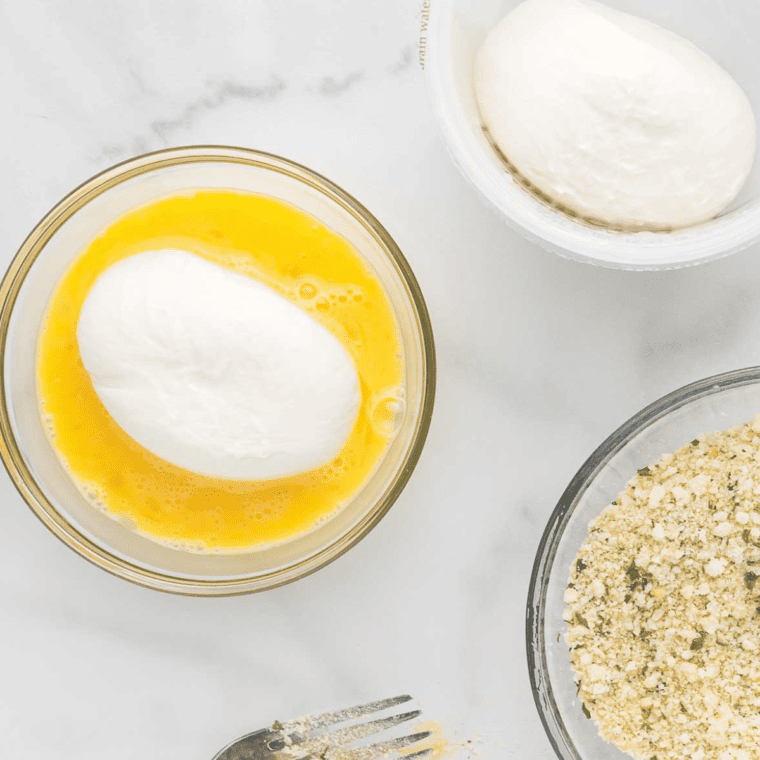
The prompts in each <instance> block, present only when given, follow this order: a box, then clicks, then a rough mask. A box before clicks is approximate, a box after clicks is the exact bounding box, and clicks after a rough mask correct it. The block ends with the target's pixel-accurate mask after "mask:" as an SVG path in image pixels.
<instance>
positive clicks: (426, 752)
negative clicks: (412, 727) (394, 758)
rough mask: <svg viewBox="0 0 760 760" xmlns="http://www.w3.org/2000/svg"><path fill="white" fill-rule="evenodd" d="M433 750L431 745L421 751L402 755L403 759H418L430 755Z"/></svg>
mask: <svg viewBox="0 0 760 760" xmlns="http://www.w3.org/2000/svg"><path fill="white" fill-rule="evenodd" d="M432 752H433V749H432V748H431V747H427V748H426V749H422V750H420V751H419V752H414V753H412V754H411V755H402V756H401V757H402V758H403V760H416V758H418V757H426V756H427V755H430V754H431V753H432Z"/></svg>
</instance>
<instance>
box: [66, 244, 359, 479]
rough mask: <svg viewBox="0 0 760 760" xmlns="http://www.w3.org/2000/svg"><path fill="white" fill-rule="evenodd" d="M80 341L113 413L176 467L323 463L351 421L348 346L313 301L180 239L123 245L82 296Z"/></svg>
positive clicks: (274, 470)
mask: <svg viewBox="0 0 760 760" xmlns="http://www.w3.org/2000/svg"><path fill="white" fill-rule="evenodd" d="M77 342H78V344H79V353H80V355H81V357H82V362H83V364H84V366H85V369H86V370H87V372H88V373H89V376H90V379H91V380H92V385H93V388H94V389H95V393H97V395H98V398H99V399H100V400H101V401H102V403H103V405H104V406H105V408H106V410H107V411H108V413H109V414H110V415H111V417H113V419H114V420H115V421H116V422H117V424H118V425H119V426H120V427H121V428H122V429H123V430H124V431H125V432H126V433H127V434H128V435H130V436H131V437H132V438H133V439H134V440H135V441H137V443H139V444H140V445H141V446H143V447H145V448H146V449H147V450H148V451H150V452H152V453H153V454H155V455H156V456H159V457H161V458H162V459H165V460H166V461H167V462H170V463H172V464H174V465H177V466H178V467H182V468H184V469H186V470H190V471H192V472H195V473H199V474H202V475H209V476H215V477H219V478H230V479H244V480H268V479H272V478H280V477H285V476H289V475H294V474H297V473H301V472H306V471H308V470H312V469H314V468H316V467H319V466H321V465H324V464H327V463H328V462H330V461H331V460H332V459H334V458H335V457H336V456H337V455H338V453H339V451H340V450H341V448H342V447H343V444H344V443H345V442H346V439H347V438H348V436H349V434H350V432H351V429H352V428H353V425H354V423H355V421H356V417H357V413H358V409H359V403H360V398H361V394H360V388H359V378H358V375H357V371H356V366H355V364H354V361H353V359H352V358H351V356H350V355H349V354H348V352H347V351H346V349H345V348H344V347H343V345H342V344H341V343H340V341H338V340H337V339H336V338H335V337H334V336H333V335H332V333H330V332H329V331H328V330H327V329H326V328H325V327H323V326H322V325H321V324H319V322H317V321H316V320H315V319H313V318H312V317H311V316H310V315H309V314H307V313H306V312H305V311H303V310H301V309H300V308H298V307H297V306H295V305H294V304H292V303H290V302H289V301H288V300H286V299H285V298H283V297H282V296H280V295H278V294H277V293H276V292H274V291H273V290H272V289H271V288H269V287H267V286H266V285H263V284H262V283H259V282H256V281H255V280H253V279H251V278H250V277H246V276H244V275H241V274H237V273H235V272H232V271H230V270H227V269H225V268H223V267H221V266H218V265H216V264H212V263H210V262H208V261H206V260H205V259H202V258H201V257H199V256H196V255H194V254H191V253H187V252H184V251H176V250H161V251H149V252H145V253H139V254H136V255H134V256H130V257H129V258H126V259H123V260H122V261H119V262H118V263H116V264H114V265H113V266H111V267H110V268H109V269H107V270H106V271H105V272H103V274H101V275H100V276H99V277H98V279H97V280H96V282H95V284H94V285H93V287H92V289H91V290H90V292H89V294H88V295H87V298H86V300H85V302H84V305H83V307H82V311H81V314H80V316H79V322H78V325H77Z"/></svg>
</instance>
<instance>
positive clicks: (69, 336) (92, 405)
mask: <svg viewBox="0 0 760 760" xmlns="http://www.w3.org/2000/svg"><path fill="white" fill-rule="evenodd" d="M162 248H177V249H180V250H185V251H188V252H191V253H195V254H197V255H198V256H202V257H203V258H204V259H207V260H208V261H211V262H214V263H216V264H219V265H221V266H224V267H227V268H228V269H231V270H234V271H236V272H239V273H241V274H245V275H247V276H250V277H252V278H254V279H256V280H258V281H260V282H263V283H264V284H266V285H268V286H270V287H271V288H273V289H274V290H275V291H277V292H278V293H280V294H281V295H282V296H284V297H285V298H287V299H289V300H290V301H291V302H293V303H294V304H297V305H298V306H299V307H301V308H302V309H304V310H305V311H307V312H308V313H309V314H311V315H312V316H313V317H314V318H315V319H317V320H318V321H319V322H320V323H321V324H323V325H324V326H325V327H326V328H327V329H328V330H330V331H331V332H332V333H333V335H335V337H336V338H338V340H340V341H341V342H342V343H343V345H344V346H345V347H346V349H347V350H348V351H349V353H350V354H351V356H352V357H353V359H354V362H355V363H356V368H357V371H358V373H359V378H360V381H361V391H362V400H361V406H360V410H359V416H358V419H357V422H356V424H355V426H354V429H353V431H352V432H351V435H350V437H349V439H348V440H347V442H346V444H345V446H344V447H343V449H342V451H341V452H340V454H339V456H338V457H337V458H336V459H335V460H334V461H332V462H330V463H329V464H328V465H326V466H324V467H320V468H319V469H316V470H312V471H310V472H306V473H303V474H300V475H295V476H291V477H288V478H282V479H278V480H267V481H241V480H223V479H218V478H211V477H206V476H203V475H198V474H195V473H193V472H189V471H187V470H184V469H181V468H179V467H175V466H174V465H172V464H170V463H168V462H167V461H165V460H163V459H161V458H159V457H157V456H154V455H153V454H151V453H150V452H149V451H147V450H146V449H144V448H143V447H142V446H140V445H139V444H138V443H136V442H135V441H134V440H133V439H132V438H130V437H129V436H128V435H127V434H126V433H125V432H124V431H123V430H122V429H121V428H120V427H119V426H118V425H117V424H116V423H115V422H114V421H113V419H111V417H110V415H109V414H108V412H107V411H106V409H105V407H104V406H103V405H102V404H101V402H100V400H99V398H98V397H97V395H96V394H95V391H94V390H93V387H92V383H91V382H90V378H89V375H88V374H87V371H86V370H85V368H84V366H83V365H82V361H81V358H80V356H79V349H78V346H77V341H76V328H77V322H78V319H79V312H80V310H81V308H82V304H83V303H84V300H85V298H86V296H87V293H88V292H89V290H90V288H91V287H92V285H93V283H94V282H95V280H96V279H97V277H98V276H99V275H100V274H101V273H102V272H104V271H105V270H106V269H108V267H110V266H111V265H113V264H115V263H116V262H117V261H119V260H121V259H124V258H126V257H127V256H131V255H134V254H136V253H140V252H143V251H149V250H157V249H162ZM37 378H38V394H39V401H40V407H41V412H42V415H43V418H44V420H45V423H46V427H47V430H48V434H49V436H50V440H51V443H52V445H53V447H54V448H55V450H56V452H57V454H58V456H59V457H60V459H61V460H62V462H63V463H64V465H65V466H66V468H67V469H68V471H69V472H70V474H71V475H72V477H73V479H74V481H75V482H76V483H77V485H78V487H79V488H80V490H81V491H82V493H83V494H85V495H86V496H87V498H88V499H89V500H90V501H91V502H92V503H93V505H94V506H96V507H98V508H100V509H103V510H104V511H105V512H106V513H108V514H110V515H111V516H112V517H115V518H117V519H119V520H121V521H122V522H124V523H125V524H127V525H129V526H130V527H132V528H134V529H135V530H137V531H138V532H140V533H142V534H144V535H147V536H148V537H150V538H152V539H154V540H156V541H159V542H160V543H164V544H167V545H170V546H176V547H180V548H185V549H188V550H192V551H215V550H217V551H218V550H241V549H245V548H246V547H252V546H257V545H260V544H265V543H269V542H278V541H283V540H285V539H288V538H291V537H293V536H296V535H298V534H300V533H303V532H304V531H307V530H309V529H310V528H312V527H313V526H314V525H315V524H317V523H319V522H321V521H323V520H324V519H325V518H328V517H329V516H330V515H331V514H333V513H334V512H336V510H338V509H339V508H340V507H341V505H343V504H345V503H346V502H347V500H349V499H350V498H351V497H352V496H353V495H354V494H355V493H356V492H357V491H358V490H359V489H360V488H361V487H362V485H363V484H364V483H365V481H366V480H367V479H368V478H369V476H370V475H371V474H372V472H373V470H374V469H375V468H376V466H377V465H378V463H379V461H380V459H381V458H382V456H383V453H384V452H385V450H386V448H387V446H388V443H389V440H390V439H391V437H392V436H393V433H394V432H395V430H396V427H397V421H398V417H399V410H400V409H401V408H403V358H402V354H401V347H400V343H399V337H398V331H397V326H396V321H395V318H394V315H393V312H392V310H391V307H390V304H389V302H388V298H387V296H386V294H385V292H384V291H383V289H382V286H381V285H380V282H379V281H378V279H377V277H376V276H375V274H374V273H373V272H372V271H371V270H370V269H369V267H368V266H367V265H366V264H365V263H364V261H363V260H362V259H361V257H360V256H359V255H358V254H357V252H356V251H355V250H354V249H353V247H352V246H351V245H349V243H348V242H347V241H346V240H344V239H343V238H341V237H340V236H338V235H337V234H335V233H334V232H332V231H331V230H329V229H328V228H327V227H325V226H324V225H323V224H321V223H320V222H318V221H317V220H316V219H314V218H313V217H311V216H309V215H307V214H305V213H304V212H302V211H299V210H297V209H295V208H292V207H290V206H287V205H285V204H283V203H281V202H280V201H276V200H273V199H271V198H266V197H262V196H257V195H250V194H243V193H236V192H232V191H219V190H199V191H197V192H194V193H193V194H192V195H182V196H174V197H170V198H165V199H163V200H160V201H157V202H155V203H153V204H151V205H149V206H146V207H144V208H140V209H137V210H135V211H133V212H131V213H129V214H127V215H125V216H124V217H122V218H120V219H119V220H117V221H116V222H115V223H114V224H112V225H111V226H110V227H108V228H107V229H106V230H105V231H104V232H103V233H102V234H101V235H100V236H99V237H98V238H97V239H95V240H94V241H93V242H92V243H90V244H89V245H88V246H87V248H86V249H85V250H84V252H83V253H82V254H81V256H80V257H79V258H78V259H77V260H76V261H75V262H74V263H73V264H72V266H71V267H70V268H69V269H68V270H67V272H66V273H65V275H64V276H63V278H62V280H61V282H60V283H59V284H58V286H57V289H56V291H55V293H54V294H53V297H52V299H51V302H50V305H49V308H48V312H47V317H46V319H45V322H44V324H43V326H42V329H41V331H40V337H39V343H38V354H37Z"/></svg>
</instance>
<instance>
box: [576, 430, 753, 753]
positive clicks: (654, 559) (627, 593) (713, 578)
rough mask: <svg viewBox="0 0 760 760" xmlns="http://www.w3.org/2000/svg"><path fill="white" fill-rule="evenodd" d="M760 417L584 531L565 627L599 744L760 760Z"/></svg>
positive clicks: (632, 492) (645, 474) (688, 452)
mask: <svg viewBox="0 0 760 760" xmlns="http://www.w3.org/2000/svg"><path fill="white" fill-rule="evenodd" d="M758 578H760V416H758V417H756V418H755V419H754V420H753V421H752V422H750V423H747V424H745V425H741V426H739V427H736V428H732V429H730V430H726V431H723V432H719V433H713V434H711V435H701V436H700V437H699V438H697V439H695V440H693V441H691V442H690V443H688V444H686V445H685V446H683V447H682V448H680V449H679V450H678V451H676V452H675V453H674V454H666V455H665V456H663V457H661V458H660V459H659V461H657V462H656V463H655V464H653V465H650V466H648V467H644V468H643V469H641V470H639V471H638V474H637V475H636V476H635V477H634V478H633V479H632V480H631V481H630V482H629V483H628V484H627V486H626V488H625V490H624V491H622V492H621V493H620V494H619V496H618V497H617V499H616V500H615V501H614V502H613V503H612V504H611V505H610V506H609V507H607V508H606V509H605V510H604V511H603V512H602V513H601V514H600V515H599V516H598V517H597V518H596V519H595V520H594V521H593V522H592V523H591V524H590V526H589V534H588V537H587V539H586V541H585V543H584V544H583V546H582V547H581V549H580V551H579V552H578V555H577V557H576V559H575V561H574V563H573V565H572V567H571V569H570V583H569V585H568V588H567V590H566V591H565V603H566V609H565V613H564V619H565V620H566V621H567V623H568V630H567V633H566V636H565V637H566V641H567V644H568V647H569V649H570V657H571V661H572V666H573V670H574V671H575V677H576V681H577V683H578V694H579V696H580V698H581V700H582V702H583V710H584V713H586V715H587V717H590V718H593V720H594V722H595V723H596V726H597V728H598V730H599V734H600V735H601V736H602V737H603V738H604V739H606V740H607V741H609V742H612V743H613V744H615V745H616V746H617V747H619V748H620V749H621V750H623V751H624V752H627V753H629V754H630V755H632V756H633V757H635V758H640V759H641V760H655V759H656V760H670V759H672V760H676V759H677V760H684V758H690V760H760V582H758Z"/></svg>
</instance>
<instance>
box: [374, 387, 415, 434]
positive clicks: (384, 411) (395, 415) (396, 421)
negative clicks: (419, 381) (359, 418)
mask: <svg viewBox="0 0 760 760" xmlns="http://www.w3.org/2000/svg"><path fill="white" fill-rule="evenodd" d="M405 413H406V402H405V401H404V393H403V388H389V389H386V390H385V391H383V392H381V393H378V394H375V395H374V396H373V397H372V398H371V399H370V403H369V409H368V416H369V423H370V425H371V426H372V429H373V430H374V431H375V432H376V433H377V434H378V435H381V436H383V437H386V438H389V437H390V436H392V435H395V434H396V433H397V432H398V430H399V428H400V427H401V423H402V422H403V421H404V414H405Z"/></svg>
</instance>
